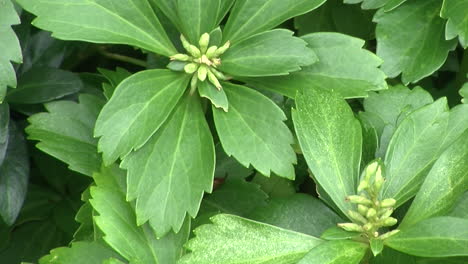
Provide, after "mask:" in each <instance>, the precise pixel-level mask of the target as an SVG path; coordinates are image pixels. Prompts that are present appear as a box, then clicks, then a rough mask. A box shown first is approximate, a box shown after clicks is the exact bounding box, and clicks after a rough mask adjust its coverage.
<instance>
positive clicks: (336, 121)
mask: <svg viewBox="0 0 468 264" xmlns="http://www.w3.org/2000/svg"><path fill="white" fill-rule="evenodd" d="M296 106H297V110H293V112H292V116H293V121H294V127H295V128H296V134H297V137H298V140H299V144H300V146H301V149H302V153H303V154H304V157H305V159H306V161H307V164H308V165H309V168H310V170H311V172H312V174H313V176H314V178H315V180H316V181H317V184H319V185H320V186H321V187H322V188H323V189H324V190H325V191H326V192H327V194H328V196H329V197H330V198H331V199H332V200H333V202H334V203H335V204H336V205H337V206H338V208H339V209H340V210H341V211H342V212H343V213H345V214H346V213H347V211H348V210H349V209H351V205H350V204H349V203H347V202H345V197H346V196H348V195H352V194H354V193H355V192H356V186H357V182H358V178H359V167H360V161H361V149H362V132H361V125H360V123H359V121H358V120H357V119H356V118H355V117H354V114H353V111H352V110H351V108H350V107H349V105H348V104H347V103H346V101H345V100H344V99H342V97H341V96H340V95H339V94H338V93H336V92H335V91H333V90H332V91H329V90H324V89H320V90H319V89H309V90H306V91H303V93H298V95H297V97H296Z"/></svg>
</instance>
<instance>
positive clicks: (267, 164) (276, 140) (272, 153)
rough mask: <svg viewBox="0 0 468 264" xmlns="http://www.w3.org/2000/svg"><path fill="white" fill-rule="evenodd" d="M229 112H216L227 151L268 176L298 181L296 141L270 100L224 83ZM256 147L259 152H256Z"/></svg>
mask: <svg viewBox="0 0 468 264" xmlns="http://www.w3.org/2000/svg"><path fill="white" fill-rule="evenodd" d="M223 89H224V91H225V92H226V95H227V97H228V100H229V111H228V112H224V111H223V110H220V109H217V108H213V116H214V121H215V124H216V130H217V132H218V135H219V139H220V141H221V144H222V145H223V148H224V151H225V152H226V153H227V154H228V155H229V156H234V157H235V158H236V159H237V160H238V161H239V162H240V163H241V164H242V165H244V166H245V167H249V165H250V164H251V165H252V166H253V167H254V168H255V169H257V170H258V171H259V172H260V173H262V174H263V175H265V176H270V173H271V172H274V173H276V174H277V175H279V176H282V177H285V178H288V179H294V167H293V164H294V163H296V154H295V153H294V150H293V149H292V147H291V144H293V142H294V139H293V136H292V134H291V131H289V129H288V127H287V126H286V125H285V124H284V122H283V121H284V120H286V116H285V114H284V113H283V111H282V110H281V109H280V108H279V107H278V106H277V105H275V103H273V102H272V101H271V100H270V99H268V98H267V97H266V96H264V95H262V94H261V93H259V92H257V91H255V90H252V89H249V88H247V87H244V86H240V85H234V84H230V83H224V84H223ZM252 146H255V148H252Z"/></svg>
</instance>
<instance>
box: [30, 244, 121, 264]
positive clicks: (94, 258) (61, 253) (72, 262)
mask: <svg viewBox="0 0 468 264" xmlns="http://www.w3.org/2000/svg"><path fill="white" fill-rule="evenodd" d="M110 257H118V254H116V253H115V252H114V251H113V250H112V249H110V248H109V247H107V246H106V245H103V244H101V243H99V242H75V243H72V244H71V246H70V247H61V248H56V249H53V250H52V251H50V254H49V255H47V256H44V257H42V258H41V259H40V260H39V264H49V263H51V264H52V263H60V264H78V263H82V262H83V259H86V263H87V264H101V263H102V262H103V261H104V260H105V259H107V258H110Z"/></svg>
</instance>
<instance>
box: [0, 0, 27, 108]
mask: <svg viewBox="0 0 468 264" xmlns="http://www.w3.org/2000/svg"><path fill="white" fill-rule="evenodd" d="M1 4H2V8H0V50H1V51H2V52H1V53H0V103H2V102H3V99H4V98H5V94H6V91H7V86H10V87H16V73H15V69H14V68H13V66H12V65H11V63H10V62H16V63H21V62H22V60H23V57H22V55H21V47H20V43H19V41H18V38H17V37H16V34H15V32H14V31H13V29H12V28H11V25H16V24H19V23H20V19H19V17H18V15H17V14H16V10H15V7H14V6H13V3H12V2H11V1H10V0H3V1H2V3H1Z"/></svg>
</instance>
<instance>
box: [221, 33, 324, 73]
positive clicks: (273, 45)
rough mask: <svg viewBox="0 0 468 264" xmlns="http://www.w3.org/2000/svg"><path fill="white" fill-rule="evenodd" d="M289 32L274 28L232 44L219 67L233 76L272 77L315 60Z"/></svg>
mask: <svg viewBox="0 0 468 264" xmlns="http://www.w3.org/2000/svg"><path fill="white" fill-rule="evenodd" d="M292 35H293V32H292V31H289V30H286V29H275V30H271V31H267V32H264V33H260V34H257V35H255V36H252V37H250V38H248V39H245V40H243V41H241V42H237V43H235V44H234V45H233V46H232V47H230V48H229V49H228V50H227V51H226V53H225V54H224V55H222V57H221V59H222V64H221V66H220V67H219V68H220V69H221V70H222V71H224V72H226V73H228V74H230V75H233V76H247V77H248V76H274V75H286V74H288V73H290V72H294V71H298V70H300V69H301V67H302V66H307V65H310V64H312V63H314V62H316V61H317V57H316V56H315V54H314V52H313V51H312V50H311V49H309V48H307V47H306V45H307V43H306V42H304V41H303V40H301V39H300V38H296V37H294V36H292Z"/></svg>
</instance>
